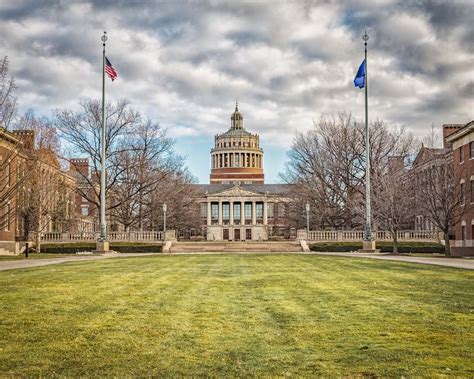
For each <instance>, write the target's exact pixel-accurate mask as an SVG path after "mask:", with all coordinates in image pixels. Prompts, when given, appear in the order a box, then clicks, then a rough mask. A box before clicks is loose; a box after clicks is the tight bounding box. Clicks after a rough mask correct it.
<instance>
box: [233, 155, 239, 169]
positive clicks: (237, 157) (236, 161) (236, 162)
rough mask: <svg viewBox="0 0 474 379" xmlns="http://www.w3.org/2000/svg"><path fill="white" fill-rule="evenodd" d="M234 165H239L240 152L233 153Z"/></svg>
mask: <svg viewBox="0 0 474 379" xmlns="http://www.w3.org/2000/svg"><path fill="white" fill-rule="evenodd" d="M234 159H235V167H240V154H236V155H235V158H234Z"/></svg>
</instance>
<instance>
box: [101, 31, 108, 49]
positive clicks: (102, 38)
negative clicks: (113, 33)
mask: <svg viewBox="0 0 474 379" xmlns="http://www.w3.org/2000/svg"><path fill="white" fill-rule="evenodd" d="M100 39H101V40H102V42H103V45H104V46H105V41H107V32H106V31H105V30H104V34H103V35H102V37H100Z"/></svg>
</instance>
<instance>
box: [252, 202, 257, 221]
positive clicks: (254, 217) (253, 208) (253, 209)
mask: <svg viewBox="0 0 474 379" xmlns="http://www.w3.org/2000/svg"><path fill="white" fill-rule="evenodd" d="M256 223H257V209H256V208H255V201H252V224H253V225H255V224H256Z"/></svg>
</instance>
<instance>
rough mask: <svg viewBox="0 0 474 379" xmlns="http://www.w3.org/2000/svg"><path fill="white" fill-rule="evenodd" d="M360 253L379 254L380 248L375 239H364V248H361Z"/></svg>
mask: <svg viewBox="0 0 474 379" xmlns="http://www.w3.org/2000/svg"><path fill="white" fill-rule="evenodd" d="M359 253H363V254H378V253H380V249H377V248H376V247H375V241H362V249H359Z"/></svg>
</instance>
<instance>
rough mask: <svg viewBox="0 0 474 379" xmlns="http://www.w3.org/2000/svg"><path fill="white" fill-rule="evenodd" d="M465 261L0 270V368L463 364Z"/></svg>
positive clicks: (309, 368)
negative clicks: (457, 265) (455, 264)
mask: <svg viewBox="0 0 474 379" xmlns="http://www.w3.org/2000/svg"><path fill="white" fill-rule="evenodd" d="M473 279H474V273H473V272H472V271H468V270H460V269H450V268H444V267H436V266H424V265H417V264H408V263H398V262H397V263H396V262H386V261H376V260H368V259H367V260H365V259H352V258H339V257H321V256H304V255H293V256H292V255H212V256H152V257H139V258H130V259H126V258H122V259H108V260H101V261H92V262H83V263H68V264H62V265H55V266H48V267H42V268H34V269H24V270H13V271H5V272H0V314H1V317H0V356H1V359H0V376H2V377H5V376H17V375H22V376H47V377H49V376H74V377H75V376H102V375H105V374H107V375H109V376H118V377H123V376H152V375H154V376H183V375H185V376H191V375H192V376H275V375H278V376H283V375H302V376H311V375H324V376H329V375H333V376H427V377H428V376H429V377H431V376H442V375H450V376H451V375H452V376H465V377H472V376H474V331H473V328H474V327H473V325H474V304H473V293H474V280H473Z"/></svg>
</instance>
